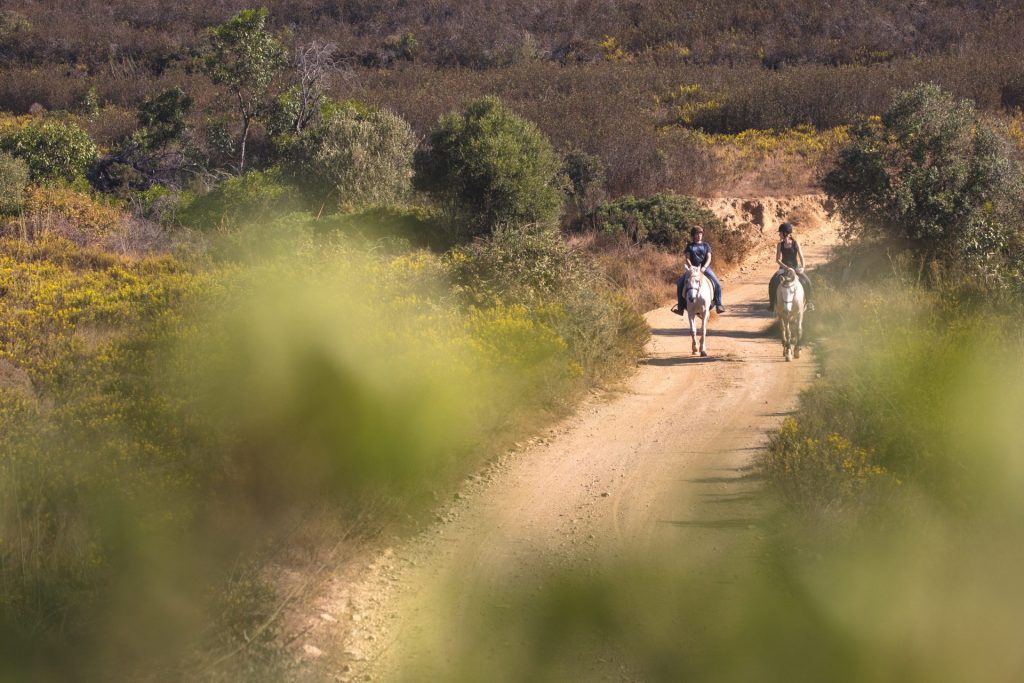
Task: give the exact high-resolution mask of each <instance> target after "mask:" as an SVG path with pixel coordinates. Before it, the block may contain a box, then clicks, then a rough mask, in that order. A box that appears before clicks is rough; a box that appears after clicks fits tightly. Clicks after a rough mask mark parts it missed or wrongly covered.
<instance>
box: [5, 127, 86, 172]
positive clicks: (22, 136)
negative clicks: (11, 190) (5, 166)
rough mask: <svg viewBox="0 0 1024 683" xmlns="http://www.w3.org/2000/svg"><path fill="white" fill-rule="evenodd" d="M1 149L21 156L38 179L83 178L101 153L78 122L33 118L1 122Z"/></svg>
mask: <svg viewBox="0 0 1024 683" xmlns="http://www.w3.org/2000/svg"><path fill="white" fill-rule="evenodd" d="M0 150H2V151H5V152H7V153H9V154H11V155H12V156H15V157H18V158H19V159H22V160H23V161H24V162H25V163H26V164H27V165H28V170H29V174H30V175H31V177H32V180H34V181H37V182H38V181H47V180H58V179H64V180H74V179H75V178H80V177H82V176H84V175H85V172H86V171H87V170H88V169H89V167H90V166H91V165H92V164H93V162H95V161H96V157H97V155H98V150H97V148H96V144H95V143H94V142H93V141H92V139H91V138H90V137H89V135H88V134H87V133H86V132H85V131H83V130H82V129H81V128H79V127H78V126H76V125H75V124H73V123H62V122H59V121H37V120H34V119H27V120H26V119H6V120H3V121H0Z"/></svg>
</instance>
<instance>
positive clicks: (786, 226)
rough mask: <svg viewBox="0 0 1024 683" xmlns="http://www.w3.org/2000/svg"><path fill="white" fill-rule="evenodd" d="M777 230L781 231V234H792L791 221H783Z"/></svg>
mask: <svg viewBox="0 0 1024 683" xmlns="http://www.w3.org/2000/svg"><path fill="white" fill-rule="evenodd" d="M779 232H781V233H782V234H783V235H792V234H793V224H792V223H783V224H782V225H780V226H779Z"/></svg>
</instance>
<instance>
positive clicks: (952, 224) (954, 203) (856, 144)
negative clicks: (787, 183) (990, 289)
mask: <svg viewBox="0 0 1024 683" xmlns="http://www.w3.org/2000/svg"><path fill="white" fill-rule="evenodd" d="M824 186H825V190H826V191H827V192H828V193H829V195H830V196H831V197H832V199H834V200H835V202H836V204H837V206H838V207H839V210H840V211H841V212H842V214H843V215H844V216H845V217H846V218H847V220H849V221H850V235H851V236H854V237H861V238H877V237H883V238H889V239H895V240H899V241H904V242H906V243H908V244H909V245H910V246H911V247H912V248H913V249H914V250H915V251H917V252H919V253H921V254H923V255H925V256H926V257H936V258H939V259H942V260H946V261H948V262H951V263H958V264H962V265H964V266H967V267H970V268H973V269H976V270H977V271H979V272H980V273H981V274H983V275H986V274H987V275H997V276H998V275H999V274H1000V273H1001V271H1002V270H1003V269H1004V266H1005V265H1011V266H1014V267H1019V265H1020V264H1013V263H1010V264H1007V263H1006V261H1007V256H1010V257H1011V260H1012V259H1013V258H1015V256H1014V254H1013V250H1014V245H1015V243H1017V242H1019V230H1020V229H1019V226H1020V225H1021V221H1022V219H1024V203H1022V202H1021V199H1020V198H1021V196H1022V193H1024V173H1022V171H1021V167H1020V164H1019V163H1018V162H1016V161H1014V159H1013V156H1012V154H1011V152H1010V150H1009V147H1008V143H1007V142H1006V141H1004V140H1003V139H1002V138H1001V137H1000V136H999V135H998V134H997V133H996V131H995V130H994V129H993V128H992V127H991V126H989V125H988V124H987V123H986V122H985V121H984V120H982V119H981V117H979V115H978V114H977V112H976V111H975V108H974V105H973V104H972V103H971V102H969V101H967V100H957V99H955V98H954V97H953V96H952V95H950V94H949V93H948V92H946V91H944V90H942V89H941V88H939V87H938V86H936V85H934V84H922V85H918V86H916V87H914V88H912V89H910V90H907V91H904V92H902V93H900V94H899V95H898V96H897V98H896V99H895V101H894V102H893V105H892V107H890V109H889V110H888V112H886V114H885V116H883V117H882V118H881V119H862V120H860V121H859V122H858V123H857V124H856V125H855V126H853V128H852V130H851V133H850V141H849V143H848V144H847V145H845V146H844V147H843V149H842V150H841V151H840V154H839V160H838V162H837V165H836V168H835V169H834V170H832V171H831V172H830V173H829V174H828V175H827V176H826V177H825V179H824Z"/></svg>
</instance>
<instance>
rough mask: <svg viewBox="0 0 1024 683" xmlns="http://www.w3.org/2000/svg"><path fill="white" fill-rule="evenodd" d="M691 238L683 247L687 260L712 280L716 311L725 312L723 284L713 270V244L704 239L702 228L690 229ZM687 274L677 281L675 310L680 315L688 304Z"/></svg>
mask: <svg viewBox="0 0 1024 683" xmlns="http://www.w3.org/2000/svg"><path fill="white" fill-rule="evenodd" d="M690 240H691V241H690V242H689V243H688V244H687V245H686V247H685V248H684V249H683V253H684V254H686V262H687V263H689V264H690V265H691V266H696V267H698V268H700V269H701V271H703V273H704V274H705V275H706V276H707V278H708V279H709V280H711V286H712V287H714V290H715V294H714V296H715V301H714V306H715V311H716V312H718V313H725V306H723V305H722V284H721V283H720V282H719V281H718V278H717V277H716V276H715V271H713V270H711V245H710V244H708V243H707V242H705V241H704V230H703V229H702V228H693V229H692V230H690ZM687 276H688V273H687V274H684V275H683V276H682V277H681V278H679V280H678V281H677V282H676V307H675V308H674V309H673V311H674V312H676V313H678V314H679V315H684V314H685V313H686V304H685V303H684V302H683V289H684V288H685V287H686V278H687Z"/></svg>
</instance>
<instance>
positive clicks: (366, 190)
mask: <svg viewBox="0 0 1024 683" xmlns="http://www.w3.org/2000/svg"><path fill="white" fill-rule="evenodd" d="M415 149H416V136H415V135H414V134H413V132H412V128H411V127H410V126H409V124H408V123H406V121H405V119H403V118H401V117H400V116H398V115H397V114H393V113H391V112H389V111H376V110H367V109H364V108H361V107H359V106H358V105H355V104H352V103H349V104H347V105H344V106H341V107H339V108H337V109H336V110H335V111H334V112H332V113H330V114H328V115H327V116H326V117H325V118H324V119H323V120H322V121H321V122H320V123H317V124H315V125H314V126H312V127H310V128H308V129H307V130H306V132H305V134H304V135H302V136H301V137H299V138H297V139H296V141H295V142H294V144H293V145H292V147H291V149H290V150H289V155H288V156H289V159H290V161H289V169H288V170H289V172H290V173H291V175H292V176H293V177H294V178H295V179H296V180H297V181H298V183H299V184H300V185H301V186H302V187H303V188H304V189H305V190H306V192H307V193H309V194H310V195H311V196H313V197H314V198H315V199H316V200H317V201H320V202H327V201H328V200H333V201H332V203H333V204H335V205H338V204H342V205H347V206H350V207H360V206H367V205H371V204H384V203H388V202H392V201H394V200H397V199H400V198H402V197H403V196H404V195H405V194H407V193H408V191H409V189H410V185H411V183H410V181H411V179H412V159H413V151H414V150H415Z"/></svg>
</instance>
